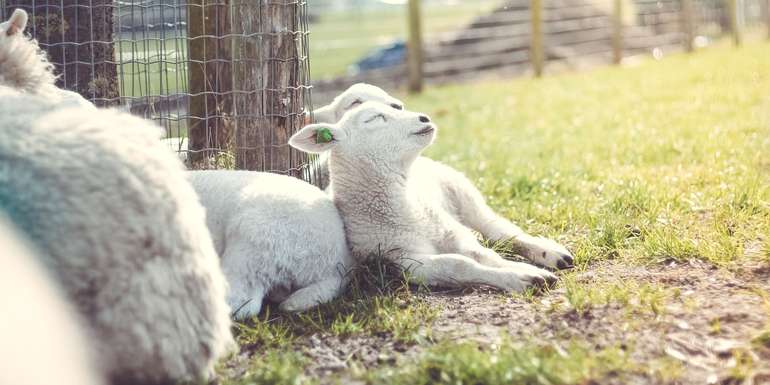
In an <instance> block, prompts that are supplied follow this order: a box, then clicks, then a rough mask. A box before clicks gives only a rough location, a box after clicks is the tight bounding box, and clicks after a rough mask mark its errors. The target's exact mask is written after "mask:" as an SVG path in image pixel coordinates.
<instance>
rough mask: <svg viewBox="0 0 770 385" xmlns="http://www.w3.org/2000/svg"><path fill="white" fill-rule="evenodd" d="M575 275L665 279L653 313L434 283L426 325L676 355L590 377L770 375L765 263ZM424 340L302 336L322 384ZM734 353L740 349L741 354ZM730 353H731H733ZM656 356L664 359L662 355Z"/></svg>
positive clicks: (449, 334) (752, 379)
mask: <svg viewBox="0 0 770 385" xmlns="http://www.w3.org/2000/svg"><path fill="white" fill-rule="evenodd" d="M576 278H577V279H578V280H579V281H581V282H585V283H597V284H598V283H603V282H604V283H606V282H610V283H611V282H621V281H625V282H629V281H635V282H638V283H641V284H644V283H648V284H650V285H653V286H657V287H663V288H665V293H666V299H665V300H664V301H663V302H662V303H663V306H662V308H661V309H660V310H659V311H658V314H655V312H653V311H651V310H649V309H646V310H644V309H642V310H639V309H637V311H633V312H631V313H629V311H630V310H629V307H628V306H624V305H621V304H616V303H612V304H610V305H601V306H599V307H593V308H590V309H589V310H586V311H584V312H577V311H575V310H574V309H572V307H571V306H570V305H569V302H568V300H567V297H566V296H565V292H566V290H565V289H564V288H563V287H557V288H556V289H554V290H552V291H550V292H549V293H547V294H543V295H538V296H535V297H534V298H532V299H526V298H523V297H512V296H507V295H503V294H501V293H499V292H495V291H492V290H485V289H478V290H470V289H466V290H462V291H450V292H433V293H430V294H428V295H424V296H422V298H421V299H422V300H424V301H427V302H429V303H431V304H433V305H434V306H436V307H437V308H438V309H440V310H439V315H438V318H437V319H436V320H435V322H434V323H433V324H432V325H430V327H429V328H426V333H428V330H429V333H430V334H429V336H430V338H432V340H435V341H457V342H461V341H469V340H471V341H476V342H478V343H479V344H480V346H482V347H483V346H492V345H494V344H499V343H500V342H501V340H502V339H503V338H506V337H508V336H509V338H510V339H511V340H512V341H517V340H521V341H528V342H534V343H538V344H552V345H554V346H555V347H557V348H558V347H559V346H563V345H564V344H566V343H568V342H569V341H571V340H578V341H586V342H587V343H589V344H591V345H592V346H594V347H596V349H601V348H604V347H620V348H621V349H624V350H627V351H628V352H629V354H630V357H631V360H632V361H633V362H634V363H638V364H641V365H643V366H644V367H648V368H649V367H654V366H655V365H654V363H655V362H663V361H668V362H672V361H674V362H678V365H677V366H679V367H680V368H681V370H680V371H679V372H678V373H679V375H678V376H676V378H675V379H671V378H667V377H666V376H661V375H660V373H659V372H656V371H655V370H640V371H638V372H637V371H634V372H633V373H624V374H623V375H622V376H615V377H612V376H610V377H608V378H604V379H597V380H596V381H594V382H591V383H594V384H605V383H606V384H666V383H671V384H699V385H701V384H770V348H768V347H761V346H759V347H758V346H757V345H756V344H752V339H753V338H754V337H756V336H757V334H758V333H759V332H760V331H761V330H763V328H765V326H766V325H767V323H768V322H769V321H770V320H768V314H769V313H770V309H768V308H767V304H766V303H765V300H763V298H762V293H764V295H765V296H767V295H770V266H767V265H755V266H745V267H743V268H741V269H740V270H732V271H731V270H727V269H718V268H716V267H713V266H710V265H708V264H706V263H702V262H698V261H691V262H688V263H684V264H683V263H673V262H672V263H670V264H668V265H664V266H661V265H654V266H648V267H628V266H623V265H621V264H617V263H607V264H605V265H600V266H592V267H591V268H590V270H589V271H587V272H585V273H581V274H578V275H577V276H576ZM430 345H431V344H430V343H401V342H397V341H394V340H393V339H392V338H390V337H389V336H387V335H382V336H354V337H348V338H341V337H336V336H331V335H318V334H317V335H312V336H309V337H304V338H303V339H301V341H300V346H301V349H302V351H303V353H304V354H305V355H306V356H308V357H310V360H309V362H311V365H310V367H309V368H308V369H307V370H308V374H309V375H310V376H311V377H315V378H318V379H320V380H321V382H322V383H336V382H337V381H338V379H340V378H341V381H340V382H341V383H355V382H354V381H352V380H350V379H349V378H350V376H349V368H350V367H351V366H352V365H356V366H358V367H362V368H365V369H376V368H378V367H383V366H393V365H396V366H398V365H399V363H404V362H409V361H410V360H412V359H413V358H415V357H417V356H419V354H420V352H421V351H423V350H424V349H426V348H427V347H429V346H430ZM741 357H742V358H741ZM736 358H739V359H738V360H736ZM662 360H663V361H662ZM746 360H748V361H750V362H751V365H750V366H751V369H750V370H749V371H748V372H746V371H745V370H744V373H748V376H747V377H746V378H739V376H736V375H735V368H736V365H738V366H739V368H743V367H745V365H742V364H745V363H746Z"/></svg>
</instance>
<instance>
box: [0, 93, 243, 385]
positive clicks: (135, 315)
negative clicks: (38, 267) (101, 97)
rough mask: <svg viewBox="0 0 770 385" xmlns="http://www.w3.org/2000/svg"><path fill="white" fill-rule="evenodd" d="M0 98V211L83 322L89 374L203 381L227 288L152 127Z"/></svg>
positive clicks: (227, 339)
mask: <svg viewBox="0 0 770 385" xmlns="http://www.w3.org/2000/svg"><path fill="white" fill-rule="evenodd" d="M0 98H2V100H3V103H2V104H0V117H2V123H1V124H0V126H2V127H3V129H2V132H1V133H0V209H3V210H5V211H6V212H8V213H9V215H10V216H11V218H12V220H13V221H14V222H15V223H16V224H17V225H18V226H19V228H20V229H21V230H22V231H24V233H25V235H26V236H27V237H29V238H30V240H31V241H32V242H33V243H34V244H35V245H36V246H37V247H38V248H39V249H40V250H41V252H42V254H43V256H44V258H43V262H44V263H45V264H46V265H47V267H48V268H50V269H51V271H52V272H53V273H54V275H55V276H56V277H57V278H58V280H59V281H60V284H61V286H62V288H63V289H64V290H65V291H66V292H67V294H68V295H69V298H70V299H71V300H72V301H73V302H74V303H75V304H76V305H77V308H78V310H79V311H80V313H81V314H82V315H83V317H84V319H85V320H86V321H87V322H88V326H89V327H90V331H91V336H92V337H93V338H94V340H96V341H97V345H98V346H97V347H96V351H97V357H98V358H99V359H100V362H99V366H100V367H103V368H105V369H106V374H107V375H108V376H109V377H110V378H111V380H113V381H115V382H121V383H158V382H165V381H179V380H194V379H197V378H199V377H200V376H204V375H206V374H208V373H209V372H210V371H211V370H212V368H213V365H214V363H215V361H216V360H217V358H219V357H220V356H222V355H223V354H224V353H225V352H226V349H227V348H228V346H229V345H230V344H231V343H232V339H231V338H232V336H231V334H230V330H229V326H230V320H229V316H228V315H229V309H228V307H227V305H226V303H225V289H226V285H225V281H224V277H223V275H222V271H221V269H220V267H219V265H218V258H217V256H216V253H215V251H214V247H213V244H212V242H211V237H210V235H209V234H208V231H207V229H206V225H205V220H204V212H203V208H202V207H201V205H200V203H199V202H198V199H197V196H196V195H195V192H194V191H193V189H192V187H191V186H190V184H189V182H187V180H186V179H185V173H184V171H183V168H182V166H181V164H180V163H179V161H178V160H177V159H175V157H174V155H173V154H171V153H170V152H169V151H168V150H166V149H164V148H163V147H162V145H161V144H160V141H159V140H158V137H159V134H160V129H159V128H158V127H156V126H154V125H152V124H151V123H149V122H147V121H145V120H142V119H139V118H136V117H133V116H130V115H128V114H125V113H121V112H119V111H113V110H96V109H91V108H84V107H71V108H64V109H60V108H58V105H57V104H55V103H54V104H53V105H52V104H51V103H50V102H49V101H47V100H46V99H45V98H43V97H40V96H38V95H30V94H25V93H20V92H17V91H15V90H10V89H8V88H7V87H0ZM115 137H119V138H121V140H120V142H116V141H115V140H114V138H115Z"/></svg>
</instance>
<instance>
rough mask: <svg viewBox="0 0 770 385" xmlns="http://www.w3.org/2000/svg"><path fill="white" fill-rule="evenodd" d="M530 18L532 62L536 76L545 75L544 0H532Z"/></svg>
mask: <svg viewBox="0 0 770 385" xmlns="http://www.w3.org/2000/svg"><path fill="white" fill-rule="evenodd" d="M529 7H530V18H531V20H530V21H531V23H532V37H531V43H530V53H529V54H530V61H531V62H532V69H533V70H534V71H535V76H536V77H540V76H542V75H543V66H544V61H545V55H544V53H543V2H542V0H530V3H529Z"/></svg>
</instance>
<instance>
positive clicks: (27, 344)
mask: <svg viewBox="0 0 770 385" xmlns="http://www.w3.org/2000/svg"><path fill="white" fill-rule="evenodd" d="M0 250H2V253H0V266H2V268H0V304H2V307H3V316H2V317H0V341H2V342H3V343H2V345H0V362H2V370H0V384H25V385H51V384H57V385H98V384H101V383H102V381H101V378H100V375H99V374H98V372H97V371H96V369H95V366H94V365H93V357H91V353H92V352H91V351H90V349H89V348H88V345H87V343H86V341H87V340H86V338H85V336H84V334H83V332H82V330H81V327H80V324H79V323H78V321H79V320H78V319H77V318H76V315H75V313H74V311H73V310H72V309H71V308H70V306H69V304H68V303H67V302H66V301H65V300H64V299H63V297H62V293H61V292H59V290H58V289H57V288H56V287H55V285H53V284H52V283H53V281H52V279H51V277H49V276H48V274H47V272H46V271H45V270H44V269H43V267H42V266H40V265H39V258H38V257H37V256H36V255H35V254H34V253H33V252H32V250H31V249H30V248H29V246H28V245H27V242H26V240H24V239H22V238H21V237H20V236H19V234H18V233H17V232H16V230H15V229H14V228H13V226H11V225H10V224H9V223H8V222H7V221H5V218H0Z"/></svg>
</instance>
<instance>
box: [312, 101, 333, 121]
mask: <svg viewBox="0 0 770 385" xmlns="http://www.w3.org/2000/svg"><path fill="white" fill-rule="evenodd" d="M313 120H314V122H315V123H337V117H336V114H335V113H334V108H333V107H332V105H331V104H327V105H325V106H323V107H321V108H318V109H316V110H314V111H313ZM310 123H313V122H310Z"/></svg>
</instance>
